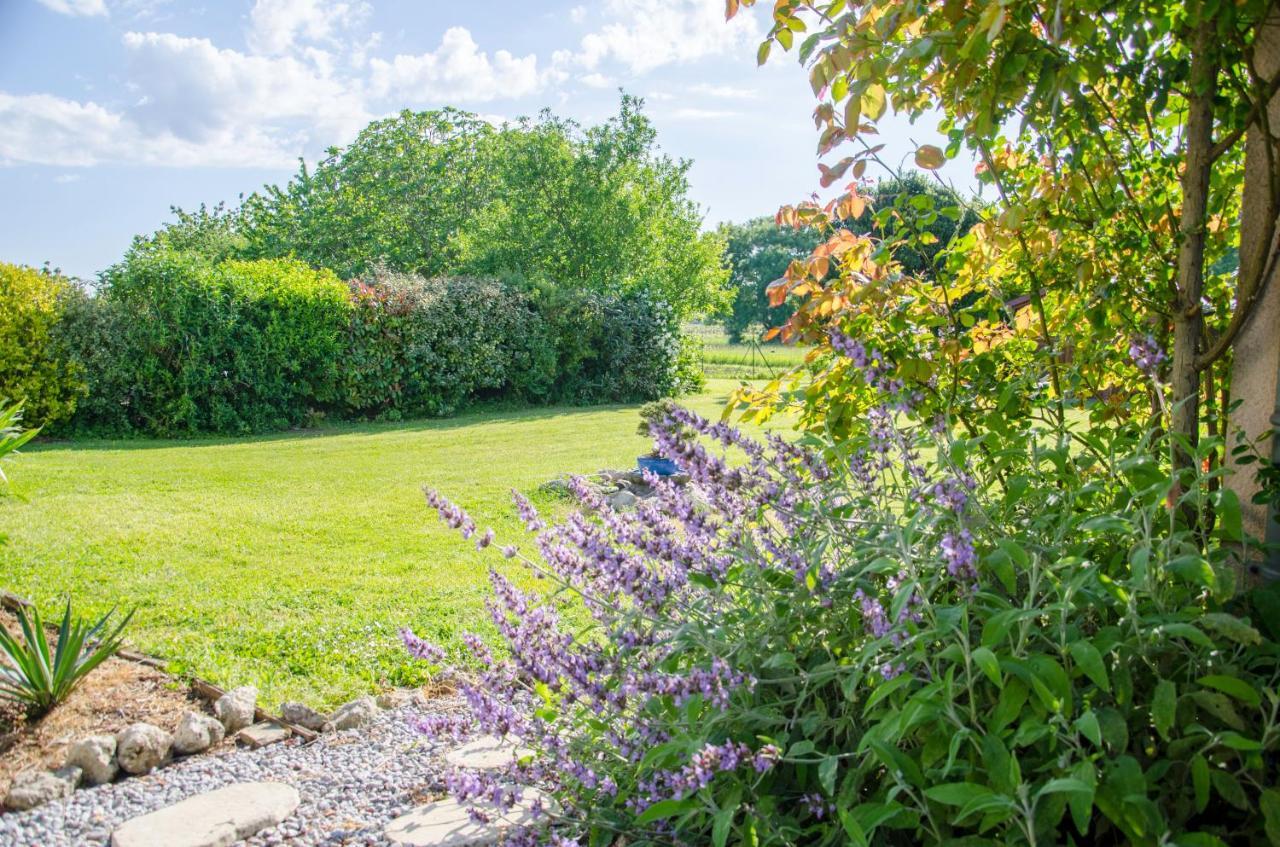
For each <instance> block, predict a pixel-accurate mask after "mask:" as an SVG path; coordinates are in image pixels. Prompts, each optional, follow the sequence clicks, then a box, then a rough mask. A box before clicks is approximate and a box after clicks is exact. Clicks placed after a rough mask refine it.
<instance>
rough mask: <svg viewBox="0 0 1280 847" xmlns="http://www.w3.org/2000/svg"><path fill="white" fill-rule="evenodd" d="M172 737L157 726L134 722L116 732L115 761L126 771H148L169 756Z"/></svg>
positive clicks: (138, 772)
mask: <svg viewBox="0 0 1280 847" xmlns="http://www.w3.org/2000/svg"><path fill="white" fill-rule="evenodd" d="M172 745H173V738H172V737H171V736H170V735H169V733H167V732H165V731H164V730H163V729H161V728H160V727H158V726H152V725H151V724H149V723H135V724H132V725H130V726H127V727H125V728H124V729H122V730H120V732H118V733H116V761H117V762H119V763H120V769H121V770H123V771H125V772H126V773H133V774H143V773H150V772H151V771H153V770H155V769H156V768H157V767H159V766H160V765H161V764H162V763H163V762H164V761H165V760H167V759H168V758H169V749H170V747H171V746H172Z"/></svg>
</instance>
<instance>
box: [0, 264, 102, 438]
mask: <svg viewBox="0 0 1280 847" xmlns="http://www.w3.org/2000/svg"><path fill="white" fill-rule="evenodd" d="M75 290H76V289H75V287H74V286H73V285H72V284H71V283H69V282H68V281H67V280H66V279H64V278H63V277H61V276H58V275H57V274H54V273H48V272H43V271H38V270H35V269H34V268H28V267H25V266H21V265H10V264H6V263H4V262H0V398H9V399H11V400H13V401H16V402H21V403H22V405H23V410H24V416H25V420H26V422H27V423H28V424H29V425H32V426H48V425H50V424H56V423H58V422H59V421H62V420H65V419H66V418H68V417H70V415H71V413H72V412H73V411H74V410H75V407H76V401H77V399H78V398H79V397H80V395H81V394H82V393H83V392H84V383H83V381H82V380H81V378H80V372H79V369H78V368H77V367H76V366H75V363H74V362H72V361H71V360H70V359H68V357H67V356H66V355H65V354H64V352H63V350H62V349H61V348H60V347H59V345H58V344H56V343H55V334H56V328H57V324H58V321H59V319H60V318H61V316H62V313H63V310H64V308H65V304H66V300H67V299H68V298H69V297H71V296H72V295H73V294H74V293H75Z"/></svg>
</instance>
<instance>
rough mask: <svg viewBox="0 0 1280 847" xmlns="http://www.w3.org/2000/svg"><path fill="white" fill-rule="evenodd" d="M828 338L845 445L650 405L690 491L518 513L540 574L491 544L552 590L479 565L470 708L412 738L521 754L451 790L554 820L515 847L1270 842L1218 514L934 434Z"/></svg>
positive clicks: (445, 515) (1078, 454)
mask: <svg viewBox="0 0 1280 847" xmlns="http://www.w3.org/2000/svg"><path fill="white" fill-rule="evenodd" d="M831 341H832V346H833V347H834V348H835V349H836V350H838V351H840V353H839V354H838V355H839V356H841V357H842V358H841V359H840V364H839V366H840V367H851V368H855V369H856V370H857V372H858V374H859V376H858V380H859V382H860V385H861V387H862V390H865V391H868V392H871V393H873V394H874V396H875V397H877V398H878V400H877V402H876V404H875V405H874V406H873V407H872V409H871V411H870V413H869V416H868V419H867V422H866V424H867V425H866V427H865V432H864V433H863V434H860V435H855V436H853V437H850V438H848V439H842V440H841V441H840V442H839V443H838V444H837V445H834V446H832V445H824V444H820V443H818V442H816V441H814V442H813V443H810V444H807V445H797V444H793V443H790V442H788V441H785V440H783V439H780V438H777V437H774V436H770V437H768V438H767V439H766V441H765V442H764V443H761V442H758V441H756V440H753V439H751V438H748V437H747V436H746V435H744V434H743V433H742V432H740V431H738V430H735V429H733V428H731V427H729V426H727V425H725V424H712V423H709V422H708V421H705V420H703V419H701V418H699V417H697V416H696V415H693V414H691V413H689V412H687V411H683V410H680V409H671V410H670V412H669V414H668V415H667V416H666V418H665V420H664V421H663V422H662V423H661V425H659V426H656V427H652V428H651V433H652V434H653V435H654V436H655V438H656V443H657V447H658V448H659V451H660V452H661V453H662V454H663V455H665V456H666V457H668V458H671V459H675V460H677V461H678V462H680V464H681V465H682V466H683V467H684V469H685V470H686V471H687V472H688V474H689V476H690V479H691V482H690V484H689V486H688V487H685V488H681V487H678V486H676V485H674V484H672V483H671V482H669V481H665V480H659V479H656V478H653V479H651V480H650V482H651V484H652V485H653V487H654V489H655V492H656V496H655V497H654V498H652V499H650V500H645V501H641V502H640V503H639V504H638V506H637V507H636V509H635V510H634V511H633V512H628V513H616V512H614V511H612V510H611V509H610V508H609V507H608V506H607V505H606V504H605V503H604V502H603V501H602V500H601V499H600V498H599V497H598V495H596V494H595V493H594V492H593V490H592V489H590V488H589V487H588V486H586V485H577V486H575V494H576V496H577V497H578V499H579V500H580V501H581V504H582V506H583V508H582V510H580V511H577V512H574V513H572V514H570V515H569V516H568V517H567V518H565V519H564V520H563V521H561V522H559V523H555V524H553V525H548V524H547V523H546V522H545V521H544V519H543V518H542V517H541V516H539V515H538V514H537V513H536V512H535V510H534V509H533V507H532V506H531V505H530V504H529V503H528V501H526V500H524V499H523V498H522V497H520V496H519V495H516V496H515V499H516V505H517V508H518V510H519V513H520V515H521V517H522V519H523V520H524V522H525V524H526V526H527V527H528V529H529V530H530V532H532V533H534V534H535V538H536V540H535V542H534V545H533V546H534V548H535V550H536V553H528V554H527V553H525V552H524V551H522V550H521V549H520V548H518V547H516V546H513V545H512V546H502V547H500V548H499V549H501V551H502V554H503V555H504V556H505V557H506V558H507V559H508V560H509V561H511V562H513V563H518V564H519V565H523V566H524V567H527V568H530V569H532V571H533V572H534V573H535V574H537V575H538V576H540V577H543V578H545V579H546V580H547V581H548V582H549V583H550V585H551V587H552V589H551V590H550V591H546V592H536V593H529V592H526V591H522V590H520V589H519V588H518V587H517V585H516V583H515V581H513V579H512V576H511V575H510V574H509V573H508V572H507V570H506V568H507V567H510V565H507V566H499V567H495V568H494V569H493V570H492V571H491V580H492V583H493V592H494V593H493V598H492V600H491V601H490V604H489V609H490V613H491V616H492V619H493V622H494V623H495V625H496V626H497V628H498V631H499V632H500V634H501V636H502V641H503V647H504V650H503V651H502V652H501V653H500V655H498V656H497V657H495V656H494V655H491V654H490V652H489V650H488V648H486V647H485V646H484V645H483V644H481V643H480V642H479V640H478V639H476V638H471V639H469V641H468V643H469V644H470V645H471V649H472V652H473V653H474V658H475V659H476V660H478V661H479V662H480V663H481V664H482V665H483V666H484V668H485V670H484V671H483V673H482V674H481V676H480V677H479V679H478V680H477V681H476V682H475V684H471V685H467V686H464V687H463V689H462V695H463V697H464V698H465V699H466V701H467V703H468V704H469V706H470V712H469V715H468V716H467V717H466V718H464V719H459V718H457V717H455V716H451V717H448V718H433V719H426V720H424V721H423V723H422V726H421V729H422V730H423V731H424V732H426V733H429V734H433V735H437V736H451V737H461V736H465V735H467V734H471V733H492V734H497V735H503V736H514V737H516V738H518V739H519V740H520V743H521V745H522V746H523V747H526V748H528V749H529V750H530V751H531V752H530V753H529V754H528V755H525V756H523V757H522V758H520V759H519V760H518V761H516V762H515V763H513V764H512V765H510V766H509V767H508V768H507V769H506V771H505V772H501V773H499V774H497V775H489V776H486V775H475V774H468V773H456V774H453V775H452V776H450V778H449V784H450V787H451V789H452V790H453V792H454V793H455V795H456V796H457V797H458V798H460V799H462V800H471V799H486V800H489V801H492V802H495V803H498V804H499V805H503V804H507V803H511V802H513V801H514V800H515V798H516V796H518V794H519V791H520V786H521V785H528V784H534V783H536V784H538V785H539V786H541V787H543V788H547V789H550V790H551V791H552V792H553V794H554V796H555V797H556V799H557V800H558V809H557V812H556V814H555V816H554V818H549V822H552V823H554V827H550V828H545V829H543V830H522V831H519V832H517V833H515V834H514V835H513V836H512V839H511V840H512V841H513V842H515V843H540V842H547V843H556V844H570V843H579V844H611V843H615V841H616V843H622V842H621V841H617V840H616V839H617V836H618V835H624V836H625V843H626V844H629V845H636V844H671V843H683V844H704V843H709V844H714V845H724V844H728V843H734V844H805V845H811V844H829V845H836V844H863V845H865V844H922V843H923V844H942V843H965V844H988V843H989V844H996V843H1001V844H1045V843H1077V844H1111V843H1125V842H1128V843H1134V844H1152V845H1154V844H1173V843H1176V844H1185V845H1209V844H1223V843H1262V842H1264V841H1265V840H1266V839H1270V841H1271V842H1272V843H1276V841H1277V839H1280V791H1278V790H1277V787H1276V783H1277V779H1276V775H1277V772H1278V771H1280V769H1278V768H1277V750H1278V749H1280V692H1278V691H1277V684H1278V683H1280V657H1278V653H1277V649H1276V645H1275V644H1274V643H1272V642H1269V641H1267V640H1266V639H1265V638H1264V637H1263V636H1262V635H1261V634H1260V633H1259V632H1258V631H1257V630H1256V629H1255V628H1254V627H1253V626H1252V625H1251V624H1250V622H1249V621H1248V620H1246V619H1243V618H1241V617H1238V616H1237V615H1235V614H1233V613H1232V612H1231V611H1230V610H1229V608H1228V607H1227V606H1226V605H1224V601H1225V599H1226V598H1228V597H1230V596H1231V594H1232V587H1231V585H1230V580H1229V575H1230V572H1231V571H1230V568H1229V566H1228V565H1229V561H1230V559H1229V547H1230V545H1231V544H1232V543H1234V542H1238V541H1239V539H1240V535H1239V505H1238V504H1237V503H1235V502H1234V501H1233V499H1232V497H1231V495H1230V493H1229V492H1217V493H1215V494H1214V495H1213V497H1215V498H1216V499H1215V500H1214V501H1213V502H1212V503H1209V502H1200V501H1198V500H1194V499H1193V500H1191V501H1189V502H1184V503H1182V505H1183V506H1184V507H1186V508H1190V509H1204V508H1208V507H1209V506H1210V505H1212V506H1213V507H1214V508H1215V509H1216V510H1217V512H1218V514H1219V522H1218V527H1219V528H1218V530H1216V533H1217V537H1216V538H1215V539H1213V540H1212V541H1211V543H1209V544H1208V545H1206V546H1205V548H1201V547H1200V546H1199V545H1198V544H1196V543H1195V539H1194V538H1191V537H1189V534H1188V533H1187V532H1185V531H1183V530H1181V529H1180V528H1179V526H1180V524H1178V523H1176V522H1175V515H1176V513H1177V510H1171V509H1169V508H1168V506H1167V505H1166V499H1167V498H1171V497H1176V496H1177V495H1176V494H1174V488H1173V484H1172V483H1171V481H1170V477H1169V475H1168V473H1167V470H1166V468H1167V464H1166V460H1165V459H1163V458H1162V451H1163V450H1164V449H1165V447H1166V446H1167V445H1166V444H1164V443H1163V442H1157V441H1153V439H1152V438H1151V437H1149V436H1145V435H1143V434H1142V433H1140V432H1138V431H1136V430H1134V429H1125V428H1118V429H1117V430H1115V431H1114V434H1108V436H1107V437H1106V438H1105V439H1104V438H1102V437H1099V436H1097V435H1095V434H1092V433H1087V432H1086V433H1079V432H1069V431H1065V430H1063V431H1052V430H1049V431H1041V430H1033V429H1028V430H1025V431H1018V432H1009V433H1007V434H1004V435H998V434H996V433H995V432H994V431H993V432H991V433H988V434H985V435H983V436H981V437H978V438H958V437H954V436H953V435H952V434H951V430H950V427H949V421H947V420H945V419H922V418H921V417H920V416H918V415H917V414H916V413H915V412H913V411H912V409H913V407H915V405H916V399H917V398H915V397H914V396H912V394H911V390H910V389H908V388H905V387H904V386H903V384H902V382H901V381H900V380H899V379H898V378H897V377H896V376H895V375H894V374H895V371H894V369H893V368H892V367H890V366H889V364H888V363H887V361H886V359H885V357H884V356H883V355H882V354H880V353H879V352H878V351H877V350H874V349H868V348H867V347H866V346H864V345H863V344H862V343H860V342H858V341H856V340H854V339H851V338H849V337H847V336H845V335H843V334H841V333H839V332H836V333H833V335H832V339H831ZM1205 449H1211V448H1209V447H1206V448H1205ZM979 457H980V461H979V460H978V458H979ZM1187 490H1189V491H1190V493H1189V494H1186V495H1183V498H1184V500H1185V499H1186V498H1197V497H1200V496H1203V495H1201V494H1199V493H1197V492H1199V491H1200V490H1201V487H1199V486H1197V487H1192V488H1191V489H1187ZM428 499H429V502H430V504H431V505H432V506H433V507H434V508H435V509H436V510H437V511H438V512H439V514H440V516H441V518H442V519H443V520H444V521H445V522H446V523H448V524H449V525H450V526H452V527H453V528H455V529H457V530H458V531H459V532H461V534H462V535H463V536H464V537H467V538H470V539H472V540H473V541H474V543H476V545H477V546H479V547H488V546H490V545H494V544H498V543H499V542H497V541H495V539H494V537H493V533H492V531H487V532H481V531H480V529H479V528H478V527H477V526H476V525H475V523H474V522H473V521H472V520H471V518H469V517H468V516H467V515H466V513H465V512H463V511H462V510H461V509H460V508H458V507H457V506H455V505H454V504H452V503H451V502H450V501H448V500H447V499H445V498H444V497H443V496H441V495H440V494H438V493H436V492H429V495H428ZM1202 549H1204V550H1206V552H1201V550H1202ZM405 640H406V643H407V644H408V645H409V646H410V649H411V650H412V651H413V652H414V654H415V655H417V656H419V657H421V658H424V659H425V660H427V661H430V662H433V663H440V662H442V661H444V659H445V658H446V657H445V656H444V655H443V654H442V653H440V651H438V650H436V649H435V648H433V647H432V646H431V645H428V644H425V643H424V642H422V641H420V640H419V639H418V638H417V637H416V636H414V635H413V634H412V633H405ZM475 814H476V815H478V816H483V814H484V813H483V812H480V811H479V810H477V811H476V812H475Z"/></svg>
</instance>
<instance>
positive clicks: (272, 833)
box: [0, 698, 462, 847]
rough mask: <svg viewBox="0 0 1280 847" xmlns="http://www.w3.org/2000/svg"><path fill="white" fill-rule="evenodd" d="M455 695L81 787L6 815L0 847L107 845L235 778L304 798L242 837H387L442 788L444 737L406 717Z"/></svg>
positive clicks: (364, 841) (320, 840)
mask: <svg viewBox="0 0 1280 847" xmlns="http://www.w3.org/2000/svg"><path fill="white" fill-rule="evenodd" d="M461 708H462V704H461V703H460V702H459V701H458V700H457V699H454V698H441V699H435V700H430V701H428V702H427V704H426V705H425V706H424V705H423V704H421V703H419V704H418V705H416V706H415V705H412V704H410V705H406V706H402V707H400V708H398V709H393V710H389V711H380V712H379V713H378V717H377V719H376V720H375V721H374V722H373V723H372V724H370V725H368V726H365V727H362V728H360V729H353V730H347V731H345V732H336V733H330V734H325V735H322V736H320V738H319V740H317V741H315V742H314V743H312V744H310V745H305V746H304V745H302V744H301V743H300V741H299V740H297V739H291V740H289V741H285V742H282V743H279V744H273V745H271V746H269V747H264V748H262V749H261V750H245V749H232V748H230V747H227V748H226V752H223V753H214V754H209V755H197V756H192V757H190V758H187V759H183V760H180V761H178V762H177V763H175V764H173V765H170V766H168V767H166V768H162V769H161V770H158V771H156V772H154V773H152V774H149V775H147V776H144V777H131V778H129V779H125V780H122V781H117V782H115V783H113V784H111V785H103V786H98V787H96V788H82V789H80V790H79V791H77V792H76V793H75V794H73V795H72V796H71V797H70V798H69V799H67V800H63V801H59V802H54V803H49V804H46V805H44V806H41V807H39V808H36V809H32V810H31V811H29V812H20V813H9V814H4V815H0V847H82V845H84V846H85V847H88V846H89V845H92V847H100V846H101V845H106V844H108V843H109V842H110V839H111V831H112V830H113V829H114V828H115V827H116V826H117V825H119V824H121V823H123V822H124V821H126V820H128V819H130V818H132V817H135V816H137V815H140V814H143V813H145V812H152V811H155V810H156V809H160V808H162V807H164V806H168V805H170V804H172V803H176V802H178V801H179V800H184V799H186V798H187V797H191V796H193V795H195V794H200V793H203V792H206V791H211V790H213V789H215V788H221V787H223V786H225V785H230V784H231V783H236V782H246V781H255V780H266V781H277V782H287V783H289V784H290V785H293V786H295V787H297V789H298V793H299V794H301V795H302V804H301V805H300V806H298V809H297V811H295V812H294V813H293V814H292V815H290V816H289V818H288V819H287V820H285V821H284V822H283V823H282V824H280V825H279V826H277V827H273V828H271V829H266V830H263V831H262V832H260V833H258V834H257V835H256V836H254V837H253V838H250V839H248V840H247V841H244V842H242V843H243V844H245V845H251V847H265V845H275V844H290V845H295V844H296V845H302V846H303V847H310V845H384V844H388V843H389V842H387V841H386V839H384V838H383V837H382V828H383V826H384V825H385V824H386V823H387V822H388V821H390V820H391V819H392V818H395V817H397V816H398V815H401V814H403V813H405V812H407V811H408V810H409V809H411V808H413V807H414V806H417V805H420V804H421V803H423V802H426V801H427V799H429V795H433V794H434V793H436V792H438V791H439V789H440V788H441V786H442V776H443V773H444V767H445V765H444V761H443V759H442V758H441V757H442V754H443V752H444V750H445V749H446V748H445V747H444V746H443V745H437V744H433V743H432V742H430V741H428V740H426V739H425V738H423V737H422V736H421V735H419V734H418V733H417V732H415V731H414V729H413V728H412V727H411V726H410V724H409V720H410V718H412V717H413V716H415V715H417V714H420V713H422V712H424V711H430V712H432V713H441V714H444V713H452V712H456V711H458V710H460V709H461Z"/></svg>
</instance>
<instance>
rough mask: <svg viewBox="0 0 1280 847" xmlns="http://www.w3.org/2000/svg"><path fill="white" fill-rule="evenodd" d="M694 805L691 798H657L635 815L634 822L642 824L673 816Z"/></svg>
mask: <svg viewBox="0 0 1280 847" xmlns="http://www.w3.org/2000/svg"><path fill="white" fill-rule="evenodd" d="M696 805H697V804H696V803H695V802H694V800H693V799H692V798H684V799H679V800H675V799H673V800H659V801H658V802H656V803H654V804H653V805H652V806H650V807H649V808H647V809H645V810H644V811H643V812H641V813H640V814H639V816H637V817H636V824H638V825H640V826H644V825H645V824H648V823H653V822H654V821H660V820H665V819H666V818H673V817H675V816H676V815H678V814H680V813H681V812H686V811H688V810H689V809H692V808H694V807H695V806H696Z"/></svg>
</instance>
